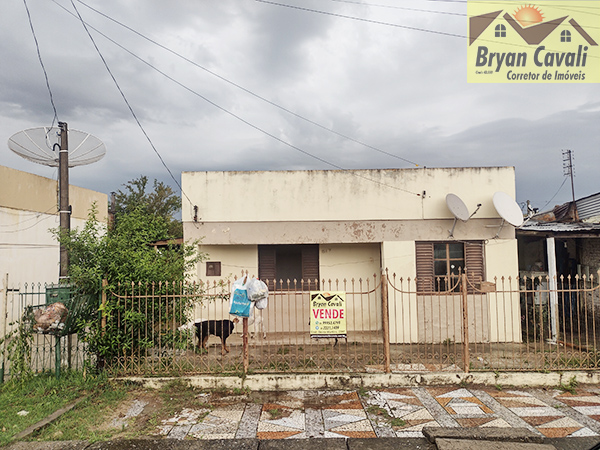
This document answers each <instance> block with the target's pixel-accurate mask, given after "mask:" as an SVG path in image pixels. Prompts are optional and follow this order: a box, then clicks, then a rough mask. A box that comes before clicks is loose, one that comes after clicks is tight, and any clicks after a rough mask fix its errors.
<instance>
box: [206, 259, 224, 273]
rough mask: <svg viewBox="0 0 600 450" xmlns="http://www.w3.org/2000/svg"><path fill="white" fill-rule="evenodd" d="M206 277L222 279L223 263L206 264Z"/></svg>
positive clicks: (212, 262) (211, 262) (209, 262)
mask: <svg viewBox="0 0 600 450" xmlns="http://www.w3.org/2000/svg"><path fill="white" fill-rule="evenodd" d="M206 276H207V277H220V276H221V261H208V262H207V263H206Z"/></svg>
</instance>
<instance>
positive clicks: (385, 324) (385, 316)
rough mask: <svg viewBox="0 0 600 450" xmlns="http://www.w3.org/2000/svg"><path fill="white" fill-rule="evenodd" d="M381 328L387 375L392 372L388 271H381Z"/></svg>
mask: <svg viewBox="0 0 600 450" xmlns="http://www.w3.org/2000/svg"><path fill="white" fill-rule="evenodd" d="M381 320H382V324H381V328H382V331H383V358H384V359H383V364H384V367H385V373H390V372H391V371H392V369H391V367H390V311H389V307H388V278H387V273H386V270H382V271H381Z"/></svg>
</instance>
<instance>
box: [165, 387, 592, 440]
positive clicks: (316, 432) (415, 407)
mask: <svg viewBox="0 0 600 450" xmlns="http://www.w3.org/2000/svg"><path fill="white" fill-rule="evenodd" d="M262 399H263V400H262V402H261V403H259V402H256V400H254V401H253V400H251V399H250V398H246V399H244V398H243V397H242V398H241V399H240V397H239V396H238V397H236V398H235V399H233V398H232V399H231V400H230V403H229V404H228V402H227V399H221V400H222V401H221V402H220V403H219V404H218V405H215V406H214V407H213V408H212V409H210V408H203V409H198V410H192V409H186V410H182V411H181V412H180V413H179V414H178V415H176V416H174V417H173V418H171V419H169V420H165V421H163V423H162V424H161V425H160V426H159V428H158V429H157V433H159V434H162V435H165V436H168V437H170V438H175V439H183V438H185V437H186V436H189V437H192V438H196V439H233V438H258V439H301V438H310V437H312V438H334V437H336V438H339V437H342V438H347V437H351V438H355V437H361V438H365V437H366V438H375V437H422V436H423V433H422V429H423V427H440V426H441V427H459V428H460V427H463V428H470V427H518V428H527V429H529V430H530V431H533V432H535V433H539V434H540V435H542V436H545V437H577V436H598V435H600V391H597V390H595V389H593V388H588V389H577V391H576V394H570V393H565V392H563V391H558V390H554V391H553V390H534V389H531V390H525V389H519V390H511V389H506V390H498V389H496V388H493V387H484V388H477V389H475V388H462V387H457V386H452V387H407V388H389V389H379V390H369V391H364V392H363V391H360V392H357V391H289V392H286V393H283V394H282V393H277V394H275V393H274V394H273V396H272V398H271V397H270V396H269V395H268V394H267V395H264V393H263V395H262Z"/></svg>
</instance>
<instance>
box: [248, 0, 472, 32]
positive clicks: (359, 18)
mask: <svg viewBox="0 0 600 450" xmlns="http://www.w3.org/2000/svg"><path fill="white" fill-rule="evenodd" d="M254 1H255V2H258V3H265V4H268V5H274V6H282V7H284V8H291V9H297V10H300V11H307V12H313V13H317V14H324V15H326V16H333V17H339V18H342V19H350V20H357V21H359V22H367V23H374V24H377V25H386V26H389V27H395V28H403V29H405V30H412V31H422V32H424V33H431V34H439V35H442V36H451V37H457V38H463V39H464V38H466V36H465V35H461V34H455V33H447V32H445V31H436V30H428V29H427V28H419V27H411V26H408V25H399V24H396V23H390V22H381V21H379V20H372V19H365V18H363V17H354V16H346V15H344V14H338V13H332V12H328V11H319V10H318V9H310V8H304V7H301V6H295V5H286V4H284V3H277V2H272V1H268V0H254Z"/></svg>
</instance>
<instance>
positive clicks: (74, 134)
mask: <svg viewBox="0 0 600 450" xmlns="http://www.w3.org/2000/svg"><path fill="white" fill-rule="evenodd" d="M60 133H61V130H60V128H58V127H38V128H29V129H27V130H23V131H19V132H18V133H15V134H13V135H12V136H11V137H10V138H9V139H8V148H10V149H11V150H12V151H13V152H15V153H16V154H17V155H19V156H21V157H23V158H25V159H27V160H29V161H33V162H35V163H38V164H42V165H44V166H50V167H58V156H59V155H58V153H59V152H58V149H60ZM55 145H56V146H57V147H56V150H55ZM68 151H69V163H68V165H69V167H75V166H85V165H87V164H92V163H95V162H96V161H100V160H101V159H102V158H103V157H104V155H105V154H106V147H105V146H104V144H103V143H102V141H101V140H100V139H98V138H97V137H95V136H92V135H91V134H89V133H85V132H83V131H78V130H69V149H68Z"/></svg>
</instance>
